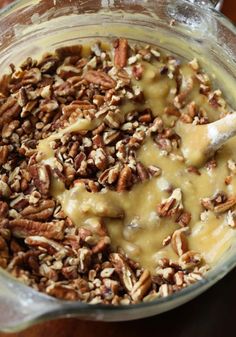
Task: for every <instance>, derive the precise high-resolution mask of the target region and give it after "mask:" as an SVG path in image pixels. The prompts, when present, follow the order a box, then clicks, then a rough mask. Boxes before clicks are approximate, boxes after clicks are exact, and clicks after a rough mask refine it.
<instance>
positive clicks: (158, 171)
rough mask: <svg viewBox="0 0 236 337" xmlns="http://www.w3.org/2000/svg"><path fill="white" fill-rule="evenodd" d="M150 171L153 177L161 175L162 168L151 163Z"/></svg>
mask: <svg viewBox="0 0 236 337" xmlns="http://www.w3.org/2000/svg"><path fill="white" fill-rule="evenodd" d="M148 171H149V173H150V175H151V176H152V177H159V176H160V175H161V168H160V167H157V166H154V165H149V166H148Z"/></svg>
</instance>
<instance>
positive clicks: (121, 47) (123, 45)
mask: <svg viewBox="0 0 236 337" xmlns="http://www.w3.org/2000/svg"><path fill="white" fill-rule="evenodd" d="M128 48H129V45H128V41H127V40H126V39H117V40H116V41H115V56H114V63H115V65H116V66H117V67H119V68H124V67H125V66H126V64H127V59H128Z"/></svg>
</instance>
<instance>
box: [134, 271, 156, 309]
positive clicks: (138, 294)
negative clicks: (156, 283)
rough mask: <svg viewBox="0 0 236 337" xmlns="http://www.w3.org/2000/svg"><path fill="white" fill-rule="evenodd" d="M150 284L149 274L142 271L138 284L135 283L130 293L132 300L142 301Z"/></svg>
mask: <svg viewBox="0 0 236 337" xmlns="http://www.w3.org/2000/svg"><path fill="white" fill-rule="evenodd" d="M151 284H152V279H151V274H150V272H149V271H148V270H144V272H143V273H142V275H141V276H140V279H139V280H138V282H136V283H135V284H134V286H133V289H132V291H131V294H130V295H131V297H132V299H133V300H134V301H135V302H137V301H140V300H142V299H143V297H144V296H145V295H146V294H147V292H148V291H149V289H150V287H151Z"/></svg>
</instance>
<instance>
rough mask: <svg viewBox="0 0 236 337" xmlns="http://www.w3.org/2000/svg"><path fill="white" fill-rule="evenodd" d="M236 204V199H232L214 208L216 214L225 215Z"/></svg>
mask: <svg viewBox="0 0 236 337" xmlns="http://www.w3.org/2000/svg"><path fill="white" fill-rule="evenodd" d="M235 204H236V197H230V198H229V199H228V200H227V201H225V202H224V203H222V204H219V205H217V206H215V207H214V212H215V213H224V212H226V211H228V210H229V209H231V208H232V207H233V206H235Z"/></svg>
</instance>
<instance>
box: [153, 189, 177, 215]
mask: <svg viewBox="0 0 236 337" xmlns="http://www.w3.org/2000/svg"><path fill="white" fill-rule="evenodd" d="M182 210H183V204H182V192H181V189H180V188H176V189H175V190H174V191H173V192H172V194H171V196H170V197H169V198H167V199H165V200H163V201H162V203H161V204H160V205H158V207H157V213H158V215H159V216H160V217H172V216H177V218H178V216H179V213H180V212H181V213H182Z"/></svg>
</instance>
